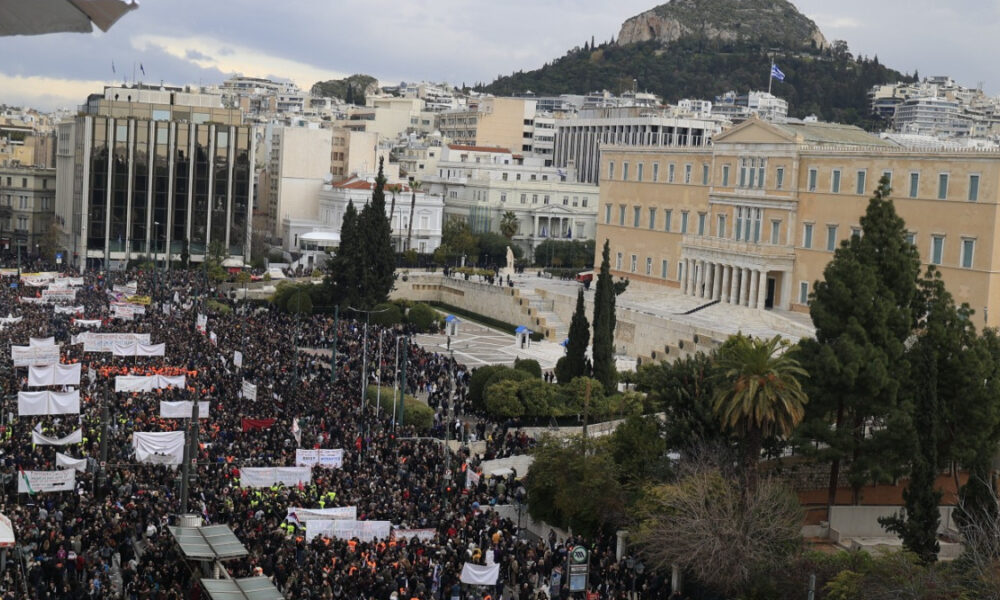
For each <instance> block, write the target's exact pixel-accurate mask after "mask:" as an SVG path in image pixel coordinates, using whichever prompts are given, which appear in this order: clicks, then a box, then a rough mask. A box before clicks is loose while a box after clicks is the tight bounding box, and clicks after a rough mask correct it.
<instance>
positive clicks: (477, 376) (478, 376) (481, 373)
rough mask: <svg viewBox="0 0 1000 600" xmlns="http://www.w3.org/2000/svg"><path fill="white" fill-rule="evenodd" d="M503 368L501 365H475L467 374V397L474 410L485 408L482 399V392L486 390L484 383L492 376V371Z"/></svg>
mask: <svg viewBox="0 0 1000 600" xmlns="http://www.w3.org/2000/svg"><path fill="white" fill-rule="evenodd" d="M504 368H506V367H504V366H503V365H486V366H485V367H477V368H476V369H475V370H473V371H472V373H471V374H470V375H469V391H468V398H469V402H471V403H472V406H473V407H474V408H475V409H476V410H482V409H483V408H485V406H486V403H485V400H484V399H483V393H484V392H485V391H486V384H487V382H489V380H490V378H492V377H493V374H494V373H496V372H498V371H500V370H501V369H504Z"/></svg>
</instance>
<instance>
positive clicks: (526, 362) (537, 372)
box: [514, 358, 542, 379]
mask: <svg viewBox="0 0 1000 600" xmlns="http://www.w3.org/2000/svg"><path fill="white" fill-rule="evenodd" d="M514 368H515V369H517V370H519V371H524V372H525V373H527V374H529V375H531V376H532V377H537V378H538V379H541V378H542V366H541V365H539V364H538V361H537V360H535V359H533V358H525V359H523V360H522V359H520V358H515V359H514Z"/></svg>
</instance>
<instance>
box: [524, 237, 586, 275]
mask: <svg viewBox="0 0 1000 600" xmlns="http://www.w3.org/2000/svg"><path fill="white" fill-rule="evenodd" d="M594 249H595V244H594V240H586V241H580V240H545V241H544V242H542V243H541V244H538V245H537V246H535V256H534V259H535V264H536V265H539V266H541V265H545V266H551V267H568V268H574V269H585V268H593V266H594Z"/></svg>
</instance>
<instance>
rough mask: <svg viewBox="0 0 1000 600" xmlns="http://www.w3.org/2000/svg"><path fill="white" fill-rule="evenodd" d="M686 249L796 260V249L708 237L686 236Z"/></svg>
mask: <svg viewBox="0 0 1000 600" xmlns="http://www.w3.org/2000/svg"><path fill="white" fill-rule="evenodd" d="M682 243H683V245H684V247H685V248H691V249H693V250H711V251H715V252H722V253H726V254H734V255H739V256H755V257H760V258H765V259H772V260H775V259H777V260H794V259H795V249H794V248H792V247H790V246H785V245H772V244H756V243H753V242H744V241H739V240H733V239H729V238H721V237H714V236H708V235H685V236H684V239H683V242H682Z"/></svg>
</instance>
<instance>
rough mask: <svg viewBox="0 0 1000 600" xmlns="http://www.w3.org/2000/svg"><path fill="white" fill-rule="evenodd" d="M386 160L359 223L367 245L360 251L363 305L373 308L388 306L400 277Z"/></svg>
mask: <svg viewBox="0 0 1000 600" xmlns="http://www.w3.org/2000/svg"><path fill="white" fill-rule="evenodd" d="M383 161H384V159H383V158H379V161H378V176H376V177H375V189H374V191H373V192H372V199H371V201H370V202H368V204H366V205H365V207H364V209H362V211H361V216H360V217H359V219H358V223H359V225H360V227H359V235H360V238H361V240H362V241H363V244H362V245H360V246H359V247H358V254H359V257H358V258H359V259H360V263H359V264H360V265H361V266H362V267H363V271H362V272H361V289H360V298H359V302H360V304H361V305H362V306H364V307H366V308H371V307H372V306H375V305H376V304H378V303H380V302H385V301H386V300H387V299H388V298H389V292H390V291H392V284H393V281H394V280H395V273H396V253H395V251H394V250H393V248H392V227H391V226H390V225H389V217H388V216H387V215H386V210H385V174H384V173H383V170H382V163H383Z"/></svg>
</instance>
